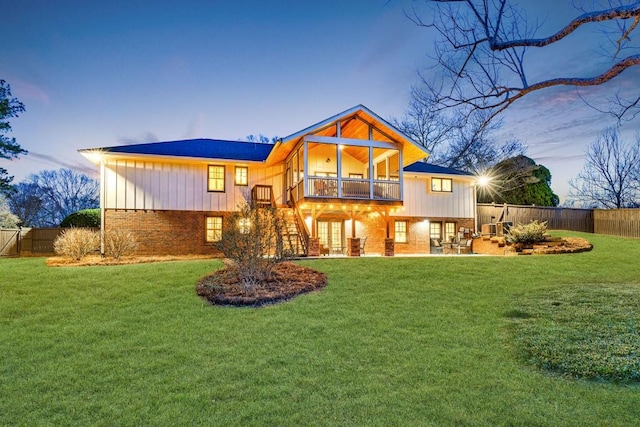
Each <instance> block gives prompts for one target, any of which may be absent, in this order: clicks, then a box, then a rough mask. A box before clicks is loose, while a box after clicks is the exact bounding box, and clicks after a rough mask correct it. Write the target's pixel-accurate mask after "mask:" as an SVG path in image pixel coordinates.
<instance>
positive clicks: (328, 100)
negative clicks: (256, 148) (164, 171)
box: [0, 0, 640, 200]
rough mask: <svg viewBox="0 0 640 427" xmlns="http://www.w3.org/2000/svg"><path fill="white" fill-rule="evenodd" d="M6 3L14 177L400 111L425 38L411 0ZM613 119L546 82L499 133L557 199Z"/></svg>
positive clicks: (571, 52)
mask: <svg viewBox="0 0 640 427" xmlns="http://www.w3.org/2000/svg"><path fill="white" fill-rule="evenodd" d="M522 3H523V6H524V7H525V8H527V9H528V12H529V13H530V14H531V16H533V17H535V18H536V19H540V22H541V23H542V26H543V28H542V30H549V31H551V30H552V29H557V28H558V26H559V25H560V23H564V22H566V21H568V20H569V19H571V18H572V17H573V16H574V15H575V10H573V9H572V7H571V4H570V3H571V2H569V1H566V2H565V1H560V2H558V1H554V0H540V1H535V2H534V1H523V2H522ZM0 7H2V10H3V12H4V13H3V15H4V16H5V19H4V22H3V37H2V40H0V78H1V79H4V80H6V81H7V82H8V83H9V84H10V85H11V89H12V93H13V96H15V97H17V98H18V99H20V100H21V101H22V102H23V103H24V104H25V107H26V112H24V113H23V114H22V115H21V116H20V117H18V118H13V119H11V121H10V122H11V125H12V127H13V132H12V134H11V136H13V137H15V138H16V140H17V142H18V143H19V144H20V145H21V146H22V147H23V148H24V149H26V150H28V151H29V154H28V155H26V156H22V157H21V158H20V159H17V160H12V161H8V160H2V159H0V167H4V168H6V169H8V171H9V174H10V175H14V176H15V179H14V182H15V183H17V182H20V181H21V180H23V179H25V178H27V177H28V175H29V174H32V173H38V172H40V171H42V170H52V169H58V168H61V167H70V168H73V169H76V170H78V171H80V172H84V173H87V174H90V175H92V176H94V177H95V176H96V172H97V171H96V168H95V166H93V165H92V164H91V163H89V162H88V161H87V160H85V159H84V158H83V157H82V156H81V155H80V154H78V153H77V150H78V149H83V148H93V147H106V146H113V145H121V144H130V143H139V142H155V141H170V140H179V139H188V138H214V139H230V140H238V139H244V138H245V137H246V136H248V135H250V134H256V135H257V134H260V133H261V134H263V135H266V136H269V137H271V136H281V137H282V136H287V135H289V134H292V133H294V132H297V131H298V130H301V129H303V128H306V127H307V126H310V125H312V124H314V123H317V122H319V121H321V120H323V119H325V118H328V117H330V116H332V115H334V114H337V113H339V112H342V111H344V110H346V109H348V108H351V107H353V106H355V105H358V104H363V105H365V106H367V107H368V108H370V109H371V110H373V111H374V112H376V113H377V114H378V115H380V116H382V117H384V118H387V119H390V118H393V117H400V116H401V115H402V114H403V113H404V111H405V110H406V108H407V105H408V103H409V99H410V90H411V87H412V85H414V84H417V83H418V77H417V72H418V70H425V69H426V67H427V66H428V65H429V64H430V62H429V58H428V56H427V54H428V53H429V52H431V49H432V44H433V34H432V33H431V32H430V31H428V30H426V29H424V28H420V27H417V26H416V25H415V24H413V23H412V22H411V21H410V20H408V19H407V18H406V16H405V14H404V12H405V11H407V10H410V9H411V8H412V7H420V2H419V1H412V0H314V1H311V0H304V1H299V0H278V1H276V0H274V1H270V0H251V1H250V0H227V1H221V0H209V1H199V0H190V1H162V0H155V1H145V0H128V1H121V0H112V1H98V0H84V1H82V0H56V1H53V0H20V1H15V0H0ZM543 32H544V31H543ZM596 39H597V35H596V36H594V35H593V33H592V32H587V30H585V31H582V30H581V31H580V32H578V34H576V36H575V37H573V36H572V37H571V38H570V39H569V40H567V41H566V42H563V43H561V44H559V45H558V46H554V47H553V49H549V51H550V53H549V55H550V56H546V57H544V58H543V57H541V58H540V60H539V64H536V66H537V67H538V72H539V75H545V73H547V74H548V73H554V72H555V73H557V74H559V75H563V73H566V74H572V75H573V74H576V73H578V74H583V75H589V74H591V73H593V72H595V71H597V70H599V69H601V67H602V65H603V60H602V58H601V57H600V56H598V55H597V53H595V52H596V50H597V43H596V42H595V41H594V40H596ZM592 52H594V53H592ZM585 54H586V55H585ZM534 58H535V56H534ZM549 58H551V60H550V59H549ZM585 58H586V59H585ZM599 67H600V68H599ZM638 82H640V72H638V71H637V70H633V71H626V72H625V73H623V74H622V75H621V76H619V78H618V79H616V80H615V81H613V82H611V83H609V84H607V85H605V86H603V87H599V88H595V89H594V90H592V91H590V92H589V93H585V92H584V91H581V92H580V93H581V94H583V95H585V96H591V97H594V96H595V97H598V96H600V97H601V96H603V95H605V94H610V93H613V92H615V91H616V90H617V89H618V88H623V89H624V88H625V87H637V86H638ZM590 99H592V98H590ZM612 124H614V122H613V120H612V119H610V118H608V117H607V116H605V115H603V114H600V113H597V112H596V111H595V110H593V109H591V108H589V107H588V106H586V105H585V104H584V103H583V102H582V101H581V100H580V97H579V96H578V92H577V91H576V90H574V89H559V90H547V91H543V92H540V93H538V94H536V95H534V96H530V97H525V99H523V100H522V101H519V102H518V103H516V104H514V106H513V107H511V108H510V109H509V110H508V111H507V113H506V114H505V116H504V126H503V129H502V130H501V134H500V136H501V137H504V138H507V137H516V138H518V139H520V140H521V141H522V142H523V143H525V144H526V145H527V146H528V151H527V155H528V156H529V157H531V158H533V159H534V160H536V161H537V162H538V163H541V164H543V165H545V166H546V167H547V168H549V169H550V171H551V173H552V176H553V178H552V182H551V185H552V188H553V189H554V190H555V192H556V193H557V194H558V195H559V196H560V197H561V199H562V200H564V198H565V196H566V193H567V192H568V185H567V181H568V180H569V179H571V178H573V177H575V176H576V175H577V174H578V172H579V171H580V170H581V169H582V167H583V163H584V152H585V150H586V148H587V147H588V145H589V144H590V143H591V142H593V141H594V140H595V138H596V137H597V135H598V134H599V133H600V132H602V131H603V130H604V129H605V128H606V127H607V126H611V125H612ZM639 124H640V120H636V121H635V122H630V123H627V124H625V125H624V126H623V128H622V134H623V136H624V137H626V138H635V132H637V131H638V130H639V129H640V125H639Z"/></svg>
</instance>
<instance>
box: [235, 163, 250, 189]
mask: <svg viewBox="0 0 640 427" xmlns="http://www.w3.org/2000/svg"><path fill="white" fill-rule="evenodd" d="M235 176H236V179H235V182H236V185H244V186H246V185H249V168H248V167H246V166H236V175H235Z"/></svg>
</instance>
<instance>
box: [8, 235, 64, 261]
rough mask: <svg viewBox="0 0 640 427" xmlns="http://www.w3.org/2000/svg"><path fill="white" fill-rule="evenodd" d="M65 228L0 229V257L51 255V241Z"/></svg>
mask: <svg viewBox="0 0 640 427" xmlns="http://www.w3.org/2000/svg"><path fill="white" fill-rule="evenodd" d="M64 230H66V229H65V228H16V229H0V256H3V257H9V256H44V255H51V254H53V253H54V251H53V241H54V240H55V239H56V237H58V236H59V235H60V233H62V232H63V231H64Z"/></svg>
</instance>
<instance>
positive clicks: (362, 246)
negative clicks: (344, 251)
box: [360, 237, 367, 255]
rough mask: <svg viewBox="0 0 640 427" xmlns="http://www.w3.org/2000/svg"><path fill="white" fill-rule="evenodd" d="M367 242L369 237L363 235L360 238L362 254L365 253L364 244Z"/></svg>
mask: <svg viewBox="0 0 640 427" xmlns="http://www.w3.org/2000/svg"><path fill="white" fill-rule="evenodd" d="M366 244H367V238H366V237H363V238H362V239H360V255H364V245H366Z"/></svg>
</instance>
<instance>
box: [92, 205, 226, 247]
mask: <svg viewBox="0 0 640 427" xmlns="http://www.w3.org/2000/svg"><path fill="white" fill-rule="evenodd" d="M226 215H228V213H225V212H193V211H140V210H112V209H107V210H106V211H105V228H106V229H107V230H108V229H110V228H117V229H126V230H129V231H130V232H131V233H133V235H134V236H135V239H136V244H137V249H136V254H138V255H207V254H211V255H212V256H222V254H221V253H220V251H218V250H217V249H216V248H214V247H213V245H212V244H211V243H206V242H205V218H206V217H207V216H226Z"/></svg>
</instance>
